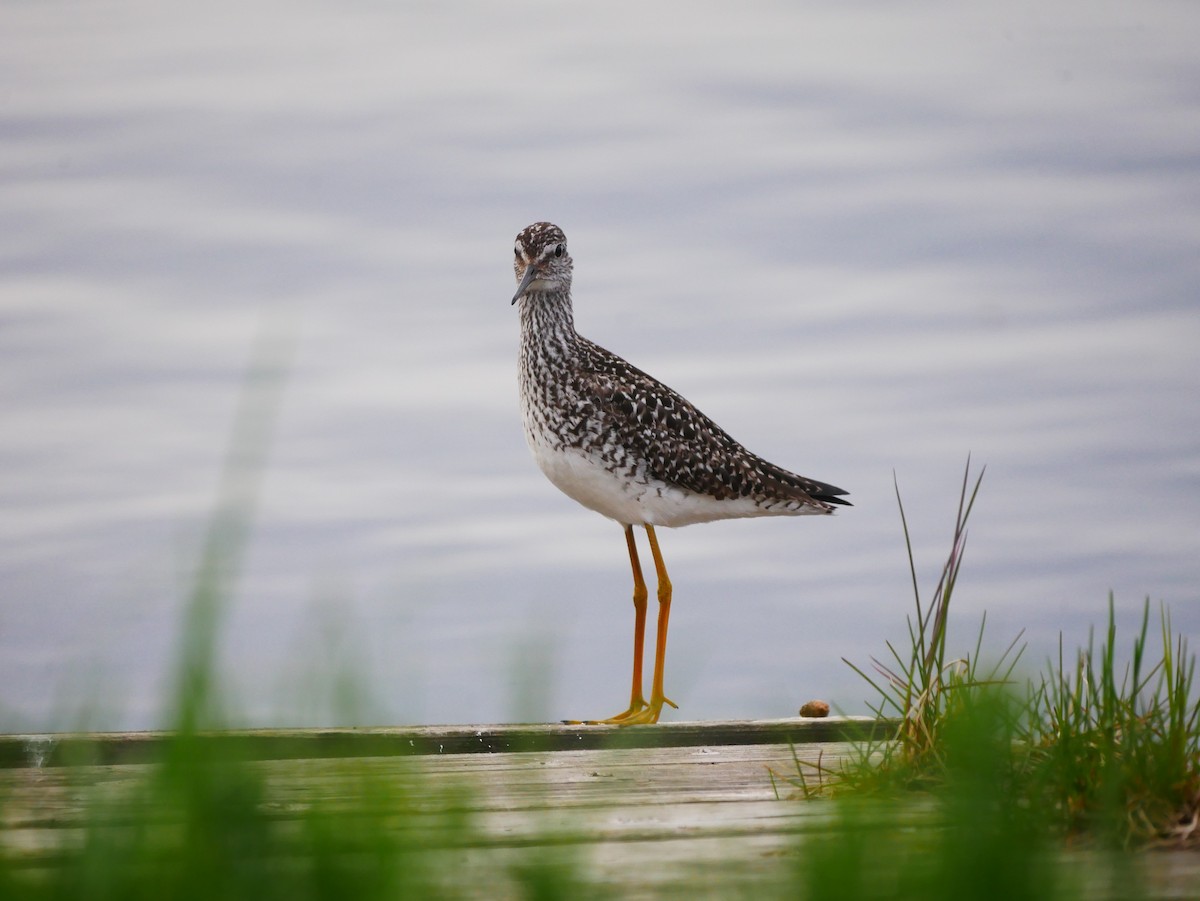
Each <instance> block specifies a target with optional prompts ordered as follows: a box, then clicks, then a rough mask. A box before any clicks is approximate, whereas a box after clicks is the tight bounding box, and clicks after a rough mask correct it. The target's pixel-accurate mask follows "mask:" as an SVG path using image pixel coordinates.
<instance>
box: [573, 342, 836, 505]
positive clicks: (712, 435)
mask: <svg viewBox="0 0 1200 901" xmlns="http://www.w3.org/2000/svg"><path fill="white" fill-rule="evenodd" d="M588 344H589V345H591V348H592V349H593V353H590V354H588V355H587V357H588V363H589V365H588V366H587V368H586V370H585V371H583V372H581V374H580V375H581V384H580V386H579V387H580V389H581V394H582V395H584V396H586V398H587V399H588V401H590V405H591V406H592V407H593V410H594V412H593V414H592V415H594V416H595V417H596V418H597V421H598V422H599V423H601V426H602V428H603V429H604V430H605V431H606V432H607V433H608V434H609V436H610V440H611V442H612V443H613V444H615V445H619V446H622V447H625V448H627V449H628V450H629V451H630V452H632V453H633V454H634V455H635V456H636V457H637V458H638V459H640V460H643V461H645V467H646V474H647V475H648V476H650V477H651V478H654V479H657V480H659V481H662V482H666V483H667V484H670V485H676V486H678V487H680V488H683V489H685V490H687V491H692V492H695V493H697V494H706V495H711V496H712V497H715V498H718V499H725V498H734V497H791V498H795V499H797V500H807V499H811V500H814V501H817V502H819V503H827V504H828V503H834V504H846V503H848V502H847V501H845V500H842V498H841V495H844V494H845V493H846V492H845V491H842V490H841V489H840V488H836V487H834V486H832V485H827V484H825V483H823V482H818V481H815V480H813V479H806V478H804V477H803V476H799V475H796V474H795V473H793V472H789V471H788V470H786V469H783V468H782V467H779V466H776V465H775V464H773V463H770V462H768V461H767V460H764V459H763V458H762V457H759V456H758V455H756V454H753V453H751V452H750V451H748V450H747V449H746V448H745V447H743V446H742V445H741V444H740V443H738V442H737V441H736V440H735V439H734V438H733V437H732V436H731V435H730V434H729V433H728V432H726V431H725V430H724V429H722V428H721V427H720V426H719V425H717V424H716V423H715V422H713V421H712V420H711V419H710V418H709V417H708V416H706V415H704V413H702V412H701V411H700V410H698V409H697V408H696V407H695V406H694V405H693V404H692V403H691V402H690V401H688V400H687V398H685V397H683V395H681V394H679V393H678V392H677V391H674V390H673V389H671V388H669V387H667V386H666V385H664V384H663V383H662V382H660V381H658V380H657V379H655V378H654V377H653V376H650V375H648V374H647V373H645V372H642V371H641V370H640V369H638V368H637V367H636V366H633V365H632V364H630V363H628V362H626V361H625V360H623V359H622V358H620V357H618V356H617V355H616V354H613V353H610V352H609V351H607V350H604V348H602V347H599V345H595V344H592V343H591V342H588Z"/></svg>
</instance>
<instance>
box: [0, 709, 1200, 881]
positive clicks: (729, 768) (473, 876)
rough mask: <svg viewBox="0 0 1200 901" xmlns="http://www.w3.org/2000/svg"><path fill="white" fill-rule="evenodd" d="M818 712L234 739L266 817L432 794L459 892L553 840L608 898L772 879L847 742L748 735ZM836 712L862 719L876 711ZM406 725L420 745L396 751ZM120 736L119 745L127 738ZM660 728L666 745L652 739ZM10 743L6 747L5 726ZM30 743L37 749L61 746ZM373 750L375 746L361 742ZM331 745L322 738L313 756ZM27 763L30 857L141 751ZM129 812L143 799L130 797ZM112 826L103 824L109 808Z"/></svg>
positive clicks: (414, 808) (23, 830)
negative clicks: (453, 835)
mask: <svg viewBox="0 0 1200 901" xmlns="http://www.w3.org/2000/svg"><path fill="white" fill-rule="evenodd" d="M834 723H837V721H834ZM825 725H828V724H821V723H818V724H815V726H816V727H814V726H811V725H808V724H806V723H802V722H800V721H794V720H793V721H779V722H775V721H771V722H768V723H745V724H733V723H717V724H682V726H680V725H678V724H673V725H666V726H661V727H651V728H645V729H629V730H614V729H610V728H607V727H588V728H586V729H581V728H580V727H566V726H544V727H487V728H481V729H475V728H471V727H451V728H448V729H439V728H436V727H431V728H427V729H421V730H411V729H403V730H319V731H318V732H317V733H315V734H313V735H311V736H308V735H304V734H301V733H300V732H298V731H296V730H289V731H285V732H281V733H277V732H256V733H238V736H239V737H241V736H244V735H249V736H251V737H253V738H254V739H255V741H253V742H248V743H247V744H245V745H242V746H240V747H241V748H242V750H246V749H249V750H251V751H258V752H260V754H261V756H260V757H259V759H257V760H251V761H248V762H247V763H246V764H245V765H246V766H249V767H253V768H254V769H255V770H256V771H257V772H259V773H260V774H261V775H262V777H263V781H264V784H265V789H266V791H265V796H264V797H263V799H262V802H261V803H262V804H263V806H264V807H265V809H266V810H267V811H268V812H269V814H270V815H271V816H272V817H273V818H274V819H276V820H277V821H278V822H279V824H280V827H281V828H288V827H289V824H293V823H296V822H298V821H299V820H300V819H301V818H302V817H303V816H304V815H305V813H306V812H307V811H308V810H310V809H312V808H313V807H315V806H321V807H322V808H323V809H326V810H329V809H339V807H340V806H342V805H345V806H346V809H349V810H355V809H358V807H360V806H361V805H362V803H363V800H362V798H363V786H364V785H365V784H369V785H372V786H383V787H385V788H386V789H387V790H388V791H389V792H394V795H395V796H394V797H391V796H390V795H389V796H388V797H387V798H386V800H384V801H381V804H383V805H384V809H385V811H392V812H391V813H387V814H385V815H384V816H382V817H381V819H380V822H379V826H380V828H387V829H390V830H399V831H402V832H404V831H407V832H410V833H414V834H421V835H428V834H435V833H436V830H437V829H438V828H439V817H442V816H444V814H445V811H446V809H447V804H448V803H451V804H453V805H457V806H458V807H459V808H460V809H461V811H462V812H463V813H464V815H465V816H467V817H468V818H469V820H470V822H471V824H472V828H471V830H470V833H469V838H468V843H467V844H463V843H462V839H461V838H459V839H457V840H454V841H451V842H450V843H448V844H446V845H444V846H438V845H437V844H436V843H435V844H434V845H433V846H432V849H431V851H430V852H429V853H431V854H434V855H440V856H437V860H438V861H439V862H442V861H444V864H445V867H447V868H449V869H450V870H452V871H453V873H454V874H455V884H456V886H459V887H460V888H461V893H462V895H463V896H464V897H479V898H488V899H489V901H490V899H494V898H506V897H521V896H522V893H521V891H520V890H519V889H518V888H515V887H514V886H513V885H512V884H511V874H512V872H514V868H515V867H521V866H525V865H527V864H528V863H529V862H530V861H532V860H547V859H554V858H553V855H565V859H567V860H568V861H570V862H571V864H572V866H573V868H574V870H575V872H576V873H577V875H578V876H579V878H581V879H584V880H586V881H587V882H589V883H592V884H597V885H602V886H606V887H608V888H610V889H611V894H613V896H615V897H621V898H655V897H663V896H664V895H673V894H685V895H687V894H692V895H699V896H702V897H727V896H734V897H743V896H746V897H748V896H753V895H754V894H755V891H754V887H755V886H757V885H760V884H770V883H771V880H775V884H776V886H778V885H779V884H780V882H779V881H780V880H786V878H788V874H789V873H790V872H791V871H792V868H794V867H797V866H801V865H802V864H803V860H804V855H805V848H806V844H805V841H806V836H808V835H809V834H812V833H823V832H826V831H827V830H828V829H830V828H831V813H832V808H831V805H830V804H828V803H827V802H823V801H817V802H814V803H799V802H788V801H787V800H786V799H788V798H789V797H791V798H795V797H799V796H800V795H802V794H803V792H802V790H801V788H800V787H799V785H798V784H793V783H792V782H789V781H788V780H789V779H791V780H793V781H796V780H797V776H798V770H797V762H796V761H797V759H799V760H800V761H803V762H805V763H804V766H803V773H804V778H805V780H807V781H808V782H809V784H810V785H811V784H812V782H813V781H814V780H819V779H821V778H828V776H824V777H823V776H821V775H820V773H821V772H822V771H824V772H826V773H828V772H829V771H835V772H836V770H837V769H838V766H839V764H840V763H841V761H842V760H844V759H845V758H846V757H847V755H851V754H857V753H859V750H857V749H856V747H855V746H854V745H851V744H849V743H843V742H833V741H810V742H800V743H794V744H792V745H789V744H788V743H787V741H786V740H785V741H768V742H759V743H750V742H749V741H747V739H748V738H749V737H750V736H754V735H760V736H764V735H765V736H772V735H783V736H786V737H787V740H791V739H792V738H793V737H794V736H795V735H797V734H803V733H804V730H806V729H807V730H810V732H809V734H813V735H817V736H829V735H831V734H833V730H830V729H828V728H819V727H820V726H825ZM842 725H849V726H850V727H851V728H855V729H858V730H860V731H861V732H863V733H864V734H865V733H868V732H870V731H871V730H872V729H873V728H875V727H878V728H884V727H887V726H889V725H890V724H882V725H880V724H874V725H873V724H871V723H869V722H867V723H863V722H861V721H851V722H850V723H849V724H846V723H843V724H842ZM671 733H673V734H671ZM323 734H331V735H332V736H333V738H326V737H323ZM613 734H615V735H617V736H618V737H621V738H622V739H623V740H626V741H631V740H632V741H634V742H636V743H637V745H638V746H636V747H628V746H627V747H607V748H605V747H593V748H588V749H583V748H576V749H572V750H553V749H547V747H545V746H550V747H551V748H553V747H561V746H562V744H563V743H564V741H566V740H576V741H581V740H580V739H575V738H574V736H576V735H584V736H588V737H589V738H588V741H594V742H597V743H598V744H599V742H598V741H597V738H598V737H600V736H606V735H613ZM364 735H365V736H366V738H363V737H362V736H364ZM530 735H532V736H535V737H537V736H541V737H540V738H539V739H538V740H541V741H542V742H543V745H544V746H543V748H542V749H540V750H530V749H529V745H531V744H535V742H533V741H528V740H527V738H528V736H530ZM641 736H646V737H645V738H642V737H641ZM702 736H707V737H714V736H715V737H718V738H719V737H722V736H727V737H731V738H732V739H733V740H732V741H728V742H726V743H724V744H717V743H708V742H702V741H700V738H701V737H702ZM551 737H553V738H551ZM72 738H75V739H79V740H81V741H82V740H84V739H88V740H92V741H96V740H98V739H103V741H101V742H100V744H99V747H102V748H104V749H105V750H103V752H102V753H103V754H104V755H107V757H108V758H109V759H125V760H128V759H131V758H138V757H140V758H142V759H146V758H148V757H152V756H153V753H152V752H153V751H155V749H158V750H161V749H162V747H163V745H162V742H164V741H165V739H166V736H162V735H158V736H121V737H117V736H112V737H96V736H73V737H72ZM439 738H440V741H437V739H439ZM263 739H265V740H263ZM409 739H411V740H412V741H413V742H414V745H413V747H415V748H423V749H425V751H424V753H416V752H415V751H407V750H404V749H403V747H402V746H403V744H404V742H406V741H408V740H409ZM517 739H521V741H517ZM9 740H10V741H12V740H13V738H12V737H10V739H9ZM57 740H59V741H61V740H63V738H62V737H57ZM106 741H107V742H110V743H109V744H105V743H104V742H106ZM125 741H132V742H134V743H135V744H134V746H133V752H131V751H130V750H129V746H128V745H125V744H123V742H125ZM138 741H141V742H143V743H142V744H136V742H138ZM435 741H436V742H437V744H436V745H435V744H434V742H435ZM500 741H510V742H512V743H513V744H514V745H517V746H519V747H520V750H505V751H496V750H492V752H491V753H467V752H468V751H478V750H488V745H489V743H498V742H500ZM654 741H657V742H658V744H657V745H656V744H654V743H653V742H654ZM155 742H158V744H157V745H156V744H155ZM671 742H673V743H674V744H673V746H664V744H668V745H669V743H671ZM397 746H400V750H397ZM17 747H22V745H20V743H19V740H17ZM41 747H42V748H43V750H46V751H47V758H46V759H50V756H51V755H52V754H54V753H65V752H63V751H61V750H60V751H55V749H54V748H53V747H49V746H44V745H43V746H41ZM492 747H495V745H494V744H493V745H492ZM380 748H382V749H384V753H382V754H379V753H368V752H375V751H377V750H379V749H380ZM439 748H440V752H441V753H438V751H439ZM331 749H332V750H334V751H336V753H333V754H330V753H326V752H328V751H330V750H331ZM305 750H306V751H307V755H305V754H304V753H302V752H303V751H305ZM285 752H286V753H285ZM351 757H352V758H356V759H348V758H351ZM25 760H26V765H24V766H16V767H13V766H10V767H9V768H8V769H3V770H0V799H2V801H3V804H0V850H3V851H5V852H6V853H8V854H9V855H10V860H14V859H15V860H20V861H24V862H25V865H27V866H30V867H46V866H53V865H54V863H55V861H57V860H59V859H61V857H62V855H63V853H64V850H65V849H67V848H69V847H71V846H72V845H74V844H76V843H77V842H78V841H79V840H80V838H81V836H82V834H83V829H84V827H85V826H86V825H87V824H89V822H90V823H91V824H92V825H93V826H94V825H95V824H96V820H95V817H96V809H97V808H96V807H95V803H94V802H95V800H96V799H97V798H103V799H109V800H111V799H121V798H131V799H133V798H136V797H138V788H139V786H142V785H144V783H145V780H146V776H147V775H148V774H149V773H150V772H152V769H151V768H149V767H147V766H145V765H144V764H140V763H128V762H123V763H117V764H113V763H108V764H104V765H92V766H85V767H64V766H45V765H43V766H30V765H28V763H30V762H33V761H31V760H30V758H28V757H26V758H25ZM395 801H399V802H402V806H403V813H402V814H399V815H397V814H395V813H394V811H393V808H392V807H391V805H392V804H393V802H395ZM100 809H101V810H102V811H104V812H105V813H104V815H105V820H104V822H105V823H108V822H109V818H111V817H118V818H119V817H120V816H121V810H122V808H121V805H120V804H115V805H114V804H107V803H106V804H104V805H102V806H101V808H100ZM149 813H150V814H151V815H155V812H153V811H150V812H149ZM127 815H128V816H145V815H147V812H146V811H141V812H140V813H139V811H138V809H137V808H136V807H134V808H133V809H132V810H131V811H130V812H129V813H128V814H127ZM158 815H161V814H158ZM113 825H114V826H116V827H117V828H119V827H120V826H121V821H120V820H119V819H117V820H115V821H114V822H113ZM455 841H457V842H458V843H457V844H456V843H455ZM1198 870H1200V856H1198V855H1195V854H1176V855H1162V856H1161V857H1160V858H1156V859H1155V860H1154V863H1153V866H1152V867H1148V868H1147V871H1148V873H1149V878H1150V880H1151V884H1150V885H1148V886H1147V888H1148V892H1149V896H1150V897H1155V898H1190V897H1194V896H1195V895H1194V893H1189V892H1190V891H1191V889H1192V888H1194V886H1195V884H1196V880H1197V878H1198V876H1200V873H1198ZM1098 872H1103V870H1100V869H1098ZM783 884H790V883H783ZM1106 888H1108V887H1106V886H1103V885H1101V886H1098V887H1097V892H1096V895H1095V897H1097V898H1101V897H1107V896H1108V893H1107V892H1106V891H1105V889H1106Z"/></svg>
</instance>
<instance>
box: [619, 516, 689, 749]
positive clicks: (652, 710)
mask: <svg viewBox="0 0 1200 901" xmlns="http://www.w3.org/2000/svg"><path fill="white" fill-rule="evenodd" d="M646 535H647V537H648V538H649V539H650V553H651V554H653V555H654V571H655V573H657V575H658V633H657V636H656V639H655V642H654V680H653V682H651V684H650V703H649V704H647V705H646V707H645V709H644V710H640V711H638V712H637V713H635V714H631V715H630V716H627V717H625V718H624V719H623V720H621V725H625V726H629V725H634V724H639V723H657V722H658V717H659V715H660V714H661V713H662V709H663V704H669V705H671V706H672V707H676V708H678V705H677V704H676V703H675V702H674V701H672V700H671V699H670V698H668V697H667V696H666V695H665V694H663V669H664V666H665V664H666V659H667V623H668V621H669V620H670V618H671V580H670V578H669V577H668V576H667V566H666V564H665V563H663V558H662V552H661V551H659V549H658V536H656V535H655V534H654V526H649V525H648V526H646Z"/></svg>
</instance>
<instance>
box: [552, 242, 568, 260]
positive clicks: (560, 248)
mask: <svg viewBox="0 0 1200 901" xmlns="http://www.w3.org/2000/svg"><path fill="white" fill-rule="evenodd" d="M565 251H566V248H565V247H563V246H562V245H561V244H559V245H558V246H557V247H555V248H554V255H555V256H556V257H561V256H562V255H563V253H564V252H565Z"/></svg>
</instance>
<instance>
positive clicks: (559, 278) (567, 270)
mask: <svg viewBox="0 0 1200 901" xmlns="http://www.w3.org/2000/svg"><path fill="white" fill-rule="evenodd" d="M513 254H514V258H513V272H514V273H515V274H516V277H517V293H516V294H514V295H513V299H512V302H513V303H516V302H517V300H519V299H520V297H521V295H522V294H528V293H531V292H541V291H551V292H558V291H569V290H570V288H571V267H572V262H571V256H570V254H568V253H567V236H566V235H564V234H563V231H562V229H561V228H559V227H558V226H557V225H554V224H552V223H550V222H535V223H533V225H530V226H529V227H528V228H526V229H525V230H524V231H522V232H521V233H520V234H519V235H517V240H516V244H515V245H514V246H513Z"/></svg>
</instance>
